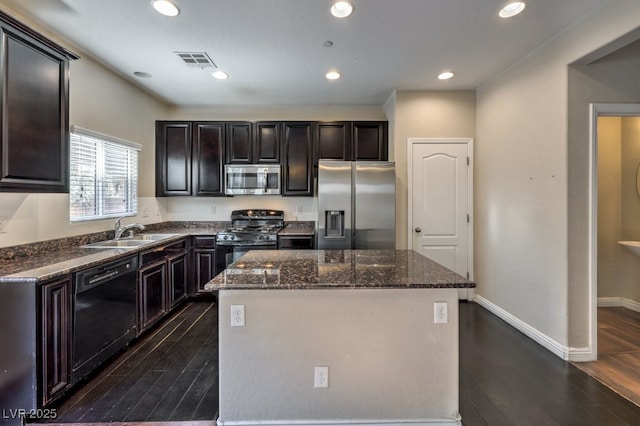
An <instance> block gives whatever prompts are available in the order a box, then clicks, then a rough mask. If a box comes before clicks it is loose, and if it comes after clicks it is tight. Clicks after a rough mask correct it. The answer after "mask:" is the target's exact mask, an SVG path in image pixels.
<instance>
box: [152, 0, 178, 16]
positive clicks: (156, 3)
mask: <svg viewBox="0 0 640 426" xmlns="http://www.w3.org/2000/svg"><path fill="white" fill-rule="evenodd" d="M151 4H153V8H154V9H155V10H156V11H157V12H159V13H161V14H163V15H164V16H178V14H179V13H180V9H178V6H176V5H175V4H173V3H172V2H170V1H169V0H153V2H151Z"/></svg>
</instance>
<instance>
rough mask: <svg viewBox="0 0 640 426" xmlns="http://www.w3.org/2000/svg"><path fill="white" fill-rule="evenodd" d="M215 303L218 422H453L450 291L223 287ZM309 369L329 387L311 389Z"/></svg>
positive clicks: (454, 313) (454, 330)
mask: <svg viewBox="0 0 640 426" xmlns="http://www.w3.org/2000/svg"><path fill="white" fill-rule="evenodd" d="M436 301H445V302H447V304H448V309H449V312H448V317H449V318H448V319H449V321H448V323H446V324H435V323H434V302H436ZM219 304H220V308H219V333H220V341H219V345H220V415H219V419H218V424H219V425H224V424H231V423H236V422H239V423H240V424H258V423H259V422H260V421H267V422H272V423H273V422H275V423H278V422H285V423H292V424H305V423H310V422H316V421H320V422H325V421H326V422H338V423H343V424H348V423H350V422H354V421H365V422H367V421H370V422H373V421H377V420H385V421H388V422H389V423H390V424H393V423H394V422H404V421H408V422H410V423H414V424H426V423H427V422H434V423H429V424H460V423H459V422H460V417H459V412H458V408H459V400H458V300H457V292H456V290H455V289H335V290H332V289H321V290H221V291H220V292H219ZM231 305H244V306H245V320H246V325H245V326H244V327H231ZM315 366H328V368H329V374H328V376H329V380H328V382H329V386H328V388H326V389H324V388H314V367H315ZM321 424H322V423H321Z"/></svg>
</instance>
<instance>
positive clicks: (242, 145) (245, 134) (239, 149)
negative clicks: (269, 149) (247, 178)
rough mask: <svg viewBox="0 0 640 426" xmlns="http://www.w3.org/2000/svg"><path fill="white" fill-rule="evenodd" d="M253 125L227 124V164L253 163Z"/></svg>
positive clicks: (246, 123) (247, 123)
mask: <svg viewBox="0 0 640 426" xmlns="http://www.w3.org/2000/svg"><path fill="white" fill-rule="evenodd" d="M252 134H253V132H252V124H251V123H249V122H228V123H227V144H226V162H227V163H230V164H252V163H253V138H252Z"/></svg>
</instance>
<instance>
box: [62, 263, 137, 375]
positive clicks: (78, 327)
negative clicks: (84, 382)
mask: <svg viewBox="0 0 640 426" xmlns="http://www.w3.org/2000/svg"><path fill="white" fill-rule="evenodd" d="M137 270H138V258H137V256H131V257H127V258H125V259H121V260H118V261H115V262H110V263H108V264H105V265H101V266H99V267H96V268H91V269H87V270H85V271H81V272H77V273H76V274H75V280H74V292H73V293H74V315H73V381H74V382H77V381H78V380H80V379H82V378H84V377H85V376H86V375H87V374H89V373H90V372H91V371H93V370H94V369H95V368H96V367H97V366H98V365H100V364H102V363H103V362H104V361H106V360H107V359H108V358H110V357H111V356H113V355H114V354H116V353H117V352H118V351H119V350H120V349H122V348H124V347H125V346H126V345H127V344H128V343H129V342H130V341H131V340H132V339H133V338H134V337H135V335H136V330H137V326H136V324H137V322H136V278H137Z"/></svg>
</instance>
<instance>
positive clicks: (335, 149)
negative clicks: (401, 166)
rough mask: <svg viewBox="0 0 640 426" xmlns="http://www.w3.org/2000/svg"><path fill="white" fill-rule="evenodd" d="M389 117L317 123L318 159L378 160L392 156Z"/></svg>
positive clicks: (384, 159)
mask: <svg viewBox="0 0 640 426" xmlns="http://www.w3.org/2000/svg"><path fill="white" fill-rule="evenodd" d="M387 128H388V125H387V122H386V121H354V122H350V121H340V122H327V123H325V122H320V123H317V124H316V161H317V160H343V161H357V160H376V161H386V160H387V159H388V158H389V152H388V136H387Z"/></svg>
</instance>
